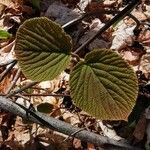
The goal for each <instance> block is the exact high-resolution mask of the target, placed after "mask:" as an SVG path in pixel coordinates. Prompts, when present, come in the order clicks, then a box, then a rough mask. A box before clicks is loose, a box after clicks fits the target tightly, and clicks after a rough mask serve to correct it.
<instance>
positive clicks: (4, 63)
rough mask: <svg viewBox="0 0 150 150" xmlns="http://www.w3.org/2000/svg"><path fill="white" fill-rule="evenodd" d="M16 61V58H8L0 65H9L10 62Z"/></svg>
mask: <svg viewBox="0 0 150 150" xmlns="http://www.w3.org/2000/svg"><path fill="white" fill-rule="evenodd" d="M15 61H16V60H15V59H12V60H7V61H5V62H3V63H1V64H0V67H3V66H7V65H9V64H11V63H13V62H15Z"/></svg>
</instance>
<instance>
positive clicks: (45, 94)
mask: <svg viewBox="0 0 150 150" xmlns="http://www.w3.org/2000/svg"><path fill="white" fill-rule="evenodd" d="M21 95H22V96H29V97H31V96H43V97H44V96H54V97H65V96H70V95H67V94H51V93H42V94H27V93H22V94H21ZM0 96H7V94H0ZM14 96H17V97H18V96H19V97H20V95H18V94H15V95H14ZM7 97H8V96H7Z"/></svg>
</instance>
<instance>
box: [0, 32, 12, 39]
mask: <svg viewBox="0 0 150 150" xmlns="http://www.w3.org/2000/svg"><path fill="white" fill-rule="evenodd" d="M11 36H12V35H11V34H10V33H9V32H7V31H5V30H0V39H1V40H5V39H8V38H10V37H11Z"/></svg>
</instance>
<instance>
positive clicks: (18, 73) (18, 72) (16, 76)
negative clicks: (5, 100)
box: [6, 69, 21, 94]
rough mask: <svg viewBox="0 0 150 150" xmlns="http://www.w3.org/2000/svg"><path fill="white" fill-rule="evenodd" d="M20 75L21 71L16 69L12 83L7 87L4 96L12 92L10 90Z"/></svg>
mask: <svg viewBox="0 0 150 150" xmlns="http://www.w3.org/2000/svg"><path fill="white" fill-rule="evenodd" d="M20 74H21V70H20V69H18V71H17V73H16V75H15V77H14V79H13V81H12V82H11V85H10V86H9V88H8V89H7V91H6V94H8V93H9V92H10V91H11V90H12V88H13V87H14V86H15V84H16V82H17V80H18V79H19V76H20Z"/></svg>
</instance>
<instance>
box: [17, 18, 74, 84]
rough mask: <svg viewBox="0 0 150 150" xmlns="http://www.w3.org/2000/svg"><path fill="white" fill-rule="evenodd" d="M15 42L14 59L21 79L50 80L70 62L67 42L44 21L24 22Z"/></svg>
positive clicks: (56, 30) (49, 21) (69, 39)
mask: <svg viewBox="0 0 150 150" xmlns="http://www.w3.org/2000/svg"><path fill="white" fill-rule="evenodd" d="M16 38H17V39H16V46H15V54H16V58H17V60H18V61H19V65H20V67H21V69H22V71H23V73H24V75H25V76H26V77H27V78H30V79H31V80H35V81H45V80H51V79H53V78H55V77H56V76H58V75H59V74H60V73H61V72H62V71H63V70H64V69H65V68H66V67H67V65H68V64H69V62H70V53H71V49H72V43H71V38H70V37H69V36H68V35H67V34H66V33H65V32H64V31H63V29H62V28H61V26H59V25H58V24H56V23H55V22H53V21H51V20H49V19H48V18H46V17H37V18H33V19H29V20H27V21H25V22H24V23H23V24H22V25H21V26H20V27H19V29H18V31H17V37H16Z"/></svg>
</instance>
